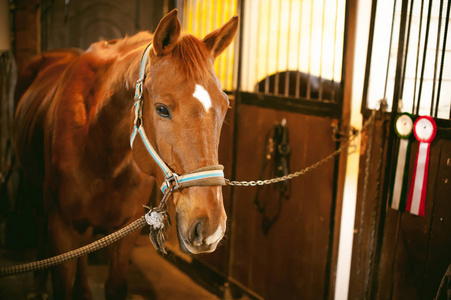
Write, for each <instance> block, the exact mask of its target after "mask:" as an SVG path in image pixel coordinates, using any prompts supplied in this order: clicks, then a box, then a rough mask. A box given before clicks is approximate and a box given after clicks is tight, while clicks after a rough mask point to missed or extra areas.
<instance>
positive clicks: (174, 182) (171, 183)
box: [164, 173, 180, 191]
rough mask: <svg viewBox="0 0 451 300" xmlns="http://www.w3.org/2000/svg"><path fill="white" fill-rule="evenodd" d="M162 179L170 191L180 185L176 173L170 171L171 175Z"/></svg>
mask: <svg viewBox="0 0 451 300" xmlns="http://www.w3.org/2000/svg"><path fill="white" fill-rule="evenodd" d="M164 181H165V182H166V185H167V188H169V189H170V190H171V191H175V190H177V189H178V188H179V187H180V186H179V175H177V174H176V173H172V176H171V177H169V178H166V179H165V180H164Z"/></svg>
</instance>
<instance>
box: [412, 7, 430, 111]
mask: <svg viewBox="0 0 451 300" xmlns="http://www.w3.org/2000/svg"><path fill="white" fill-rule="evenodd" d="M431 6H432V0H429V6H428V16H427V20H426V36H425V38H424V50H423V63H422V65H421V75H420V87H419V88H418V102H417V107H416V111H415V114H416V115H418V113H419V111H420V103H421V92H422V89H423V79H424V69H425V67H426V53H427V46H428V40H429V25H430V24H431V11H432V9H431Z"/></svg>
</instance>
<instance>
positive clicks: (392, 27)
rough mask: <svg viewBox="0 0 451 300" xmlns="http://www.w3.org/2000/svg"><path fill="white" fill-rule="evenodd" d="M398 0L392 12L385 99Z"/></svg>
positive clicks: (385, 89)
mask: <svg viewBox="0 0 451 300" xmlns="http://www.w3.org/2000/svg"><path fill="white" fill-rule="evenodd" d="M397 1H398V0H395V1H394V2H393V14H392V19H391V20H392V21H391V30H390V42H389V44H388V58H387V70H386V72H385V85H384V99H387V84H388V72H389V70H390V61H391V59H390V57H391V55H390V53H391V45H392V42H393V29H394V27H395V12H396V2H397Z"/></svg>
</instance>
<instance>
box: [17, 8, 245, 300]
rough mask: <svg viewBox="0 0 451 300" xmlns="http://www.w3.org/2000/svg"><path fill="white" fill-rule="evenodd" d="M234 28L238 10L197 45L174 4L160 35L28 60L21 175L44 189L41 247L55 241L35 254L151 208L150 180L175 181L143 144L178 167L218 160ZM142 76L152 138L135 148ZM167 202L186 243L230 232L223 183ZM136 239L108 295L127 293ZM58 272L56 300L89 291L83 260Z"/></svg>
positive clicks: (113, 263) (39, 283) (202, 248)
mask: <svg viewBox="0 0 451 300" xmlns="http://www.w3.org/2000/svg"><path fill="white" fill-rule="evenodd" d="M237 27H238V17H236V16H235V17H233V18H232V19H231V20H230V21H228V22H227V23H226V24H224V25H223V26H222V27H220V28H218V29H216V30H215V31H213V32H211V33H210V34H208V35H207V36H205V37H204V38H203V39H202V40H200V39H198V38H196V37H194V36H192V35H189V34H181V25H180V22H179V20H178V18H177V10H173V11H171V12H170V13H168V14H167V15H166V16H165V17H163V18H162V19H161V21H160V23H159V25H158V27H157V29H156V30H155V33H154V34H153V35H152V34H150V33H148V32H141V33H138V34H136V35H134V36H131V37H126V38H124V39H119V40H113V41H109V42H106V41H101V42H97V43H94V44H92V45H91V46H90V48H89V49H88V50H87V51H85V52H81V51H78V50H59V51H53V52H48V53H43V54H41V55H40V56H38V57H37V58H35V59H33V60H32V62H31V63H30V64H28V65H27V66H26V67H25V69H24V71H23V72H22V73H21V74H22V76H21V77H20V78H19V79H18V85H17V91H16V96H17V97H16V98H18V99H19V98H20V101H19V102H18V105H17V110H16V116H15V123H14V143H15V147H16V152H17V156H18V158H19V161H20V162H21V165H22V167H23V169H24V171H25V174H26V175H27V176H29V177H31V179H32V182H34V183H35V184H37V185H39V186H40V187H42V191H43V198H44V201H43V205H44V211H45V214H46V216H45V218H46V222H47V223H46V224H47V226H46V227H47V229H46V234H45V235H44V236H45V237H46V239H47V240H46V241H45V242H44V243H42V244H44V245H48V248H47V249H46V250H47V251H44V250H42V249H41V251H38V253H39V255H40V256H41V258H42V256H52V255H56V254H60V253H64V252H67V251H70V250H72V249H75V248H78V247H80V246H82V245H83V244H86V243H87V242H88V241H89V240H90V238H91V237H92V233H93V229H99V230H103V231H105V232H112V231H115V230H117V229H120V228H122V227H124V226H126V225H127V224H129V223H131V222H132V221H134V220H136V219H137V218H139V217H141V216H142V215H143V214H144V209H143V205H145V204H147V203H148V201H149V198H150V195H151V193H152V187H153V186H154V182H155V180H156V182H157V183H158V184H159V185H160V184H162V183H163V184H164V183H165V182H167V180H168V178H167V177H165V174H164V173H163V172H161V166H160V165H159V161H158V160H154V159H152V157H151V155H152V153H149V151H148V147H149V144H148V143H150V145H151V146H153V148H154V150H155V152H156V153H158V155H159V157H160V158H161V161H163V162H164V163H165V164H166V166H167V168H168V169H170V170H172V172H174V173H175V172H176V173H177V174H184V173H187V172H190V171H192V170H196V169H199V168H200V169H202V168H203V167H206V166H211V165H217V164H218V145H219V136H220V131H221V127H222V123H223V121H224V117H225V114H226V112H227V109H228V107H229V100H228V98H227V96H226V94H225V93H224V92H223V91H222V88H221V86H220V83H219V80H218V78H217V77H216V75H215V73H214V70H213V65H212V64H213V62H214V59H215V58H216V57H217V56H218V55H219V54H220V53H221V52H223V51H224V50H225V48H227V47H228V46H229V44H230V43H231V42H232V40H233V38H234V36H235V32H236V30H237ZM149 45H150V46H149ZM143 53H144V54H143ZM141 59H142V61H143V62H144V63H143V66H142V68H141V70H140V62H141ZM141 73H144V76H143V74H141ZM138 78H140V79H141V83H140V88H141V91H142V99H143V101H142V108H141V111H140V113H139V115H140V116H139V117H140V120H141V124H139V125H140V128H141V129H142V131H143V132H144V130H145V132H147V136H146V139H147V137H148V140H147V141H145V138H141V139H140V138H138V137H136V138H134V140H133V141H132V146H131V145H130V137H131V135H132V134H133V133H134V129H136V128H137V127H134V126H136V118H135V111H134V110H133V101H132V99H133V98H134V93H136V92H135V86H134V82H136V80H137V79H138ZM135 100H136V94H135ZM134 121H135V122H134ZM149 154H150V155H149ZM172 199H173V205H174V207H175V211H176V221H177V233H178V237H179V244H180V247H181V249H182V250H184V251H185V252H187V253H193V254H196V253H202V252H212V251H214V250H215V249H216V246H217V245H218V243H219V241H220V240H221V239H222V237H223V235H224V232H225V228H226V218H227V217H226V214H225V210H224V205H223V199H222V190H221V186H218V185H216V186H194V187H190V188H181V189H178V190H176V191H175V192H174V194H173V198H172ZM138 235H139V232H134V233H132V234H131V235H129V236H127V237H125V238H123V239H122V240H120V241H119V242H117V243H115V244H113V245H112V246H110V248H109V264H110V266H109V274H108V279H107V282H106V284H105V295H106V298H115V299H116V298H125V297H126V295H127V282H126V281H127V270H128V263H129V260H130V254H131V251H132V249H133V247H134V243H135V241H136V238H137V236H138ZM47 241H48V242H47ZM51 272H52V285H53V296H54V298H55V299H72V298H76V299H78V298H88V299H89V298H91V294H90V291H89V287H88V282H87V278H86V273H87V258H86V256H85V257H83V258H80V259H78V260H76V261H71V262H68V263H65V264H64V265H62V266H58V267H54V268H53V269H52V271H51ZM37 273H39V274H35V277H36V280H35V289H36V292H37V293H38V292H45V283H46V280H47V275H48V274H47V273H46V272H37ZM36 275H40V276H36Z"/></svg>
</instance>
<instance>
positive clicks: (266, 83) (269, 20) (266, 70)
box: [265, 1, 271, 94]
mask: <svg viewBox="0 0 451 300" xmlns="http://www.w3.org/2000/svg"><path fill="white" fill-rule="evenodd" d="M270 30H271V5H270V2H269V1H268V27H267V31H266V32H268V33H269V32H270ZM269 44H270V43H269V35H268V42H267V43H266V64H265V67H266V69H265V94H269V78H268V75H269V74H268V64H269V62H268V59H269V55H268V53H269Z"/></svg>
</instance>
